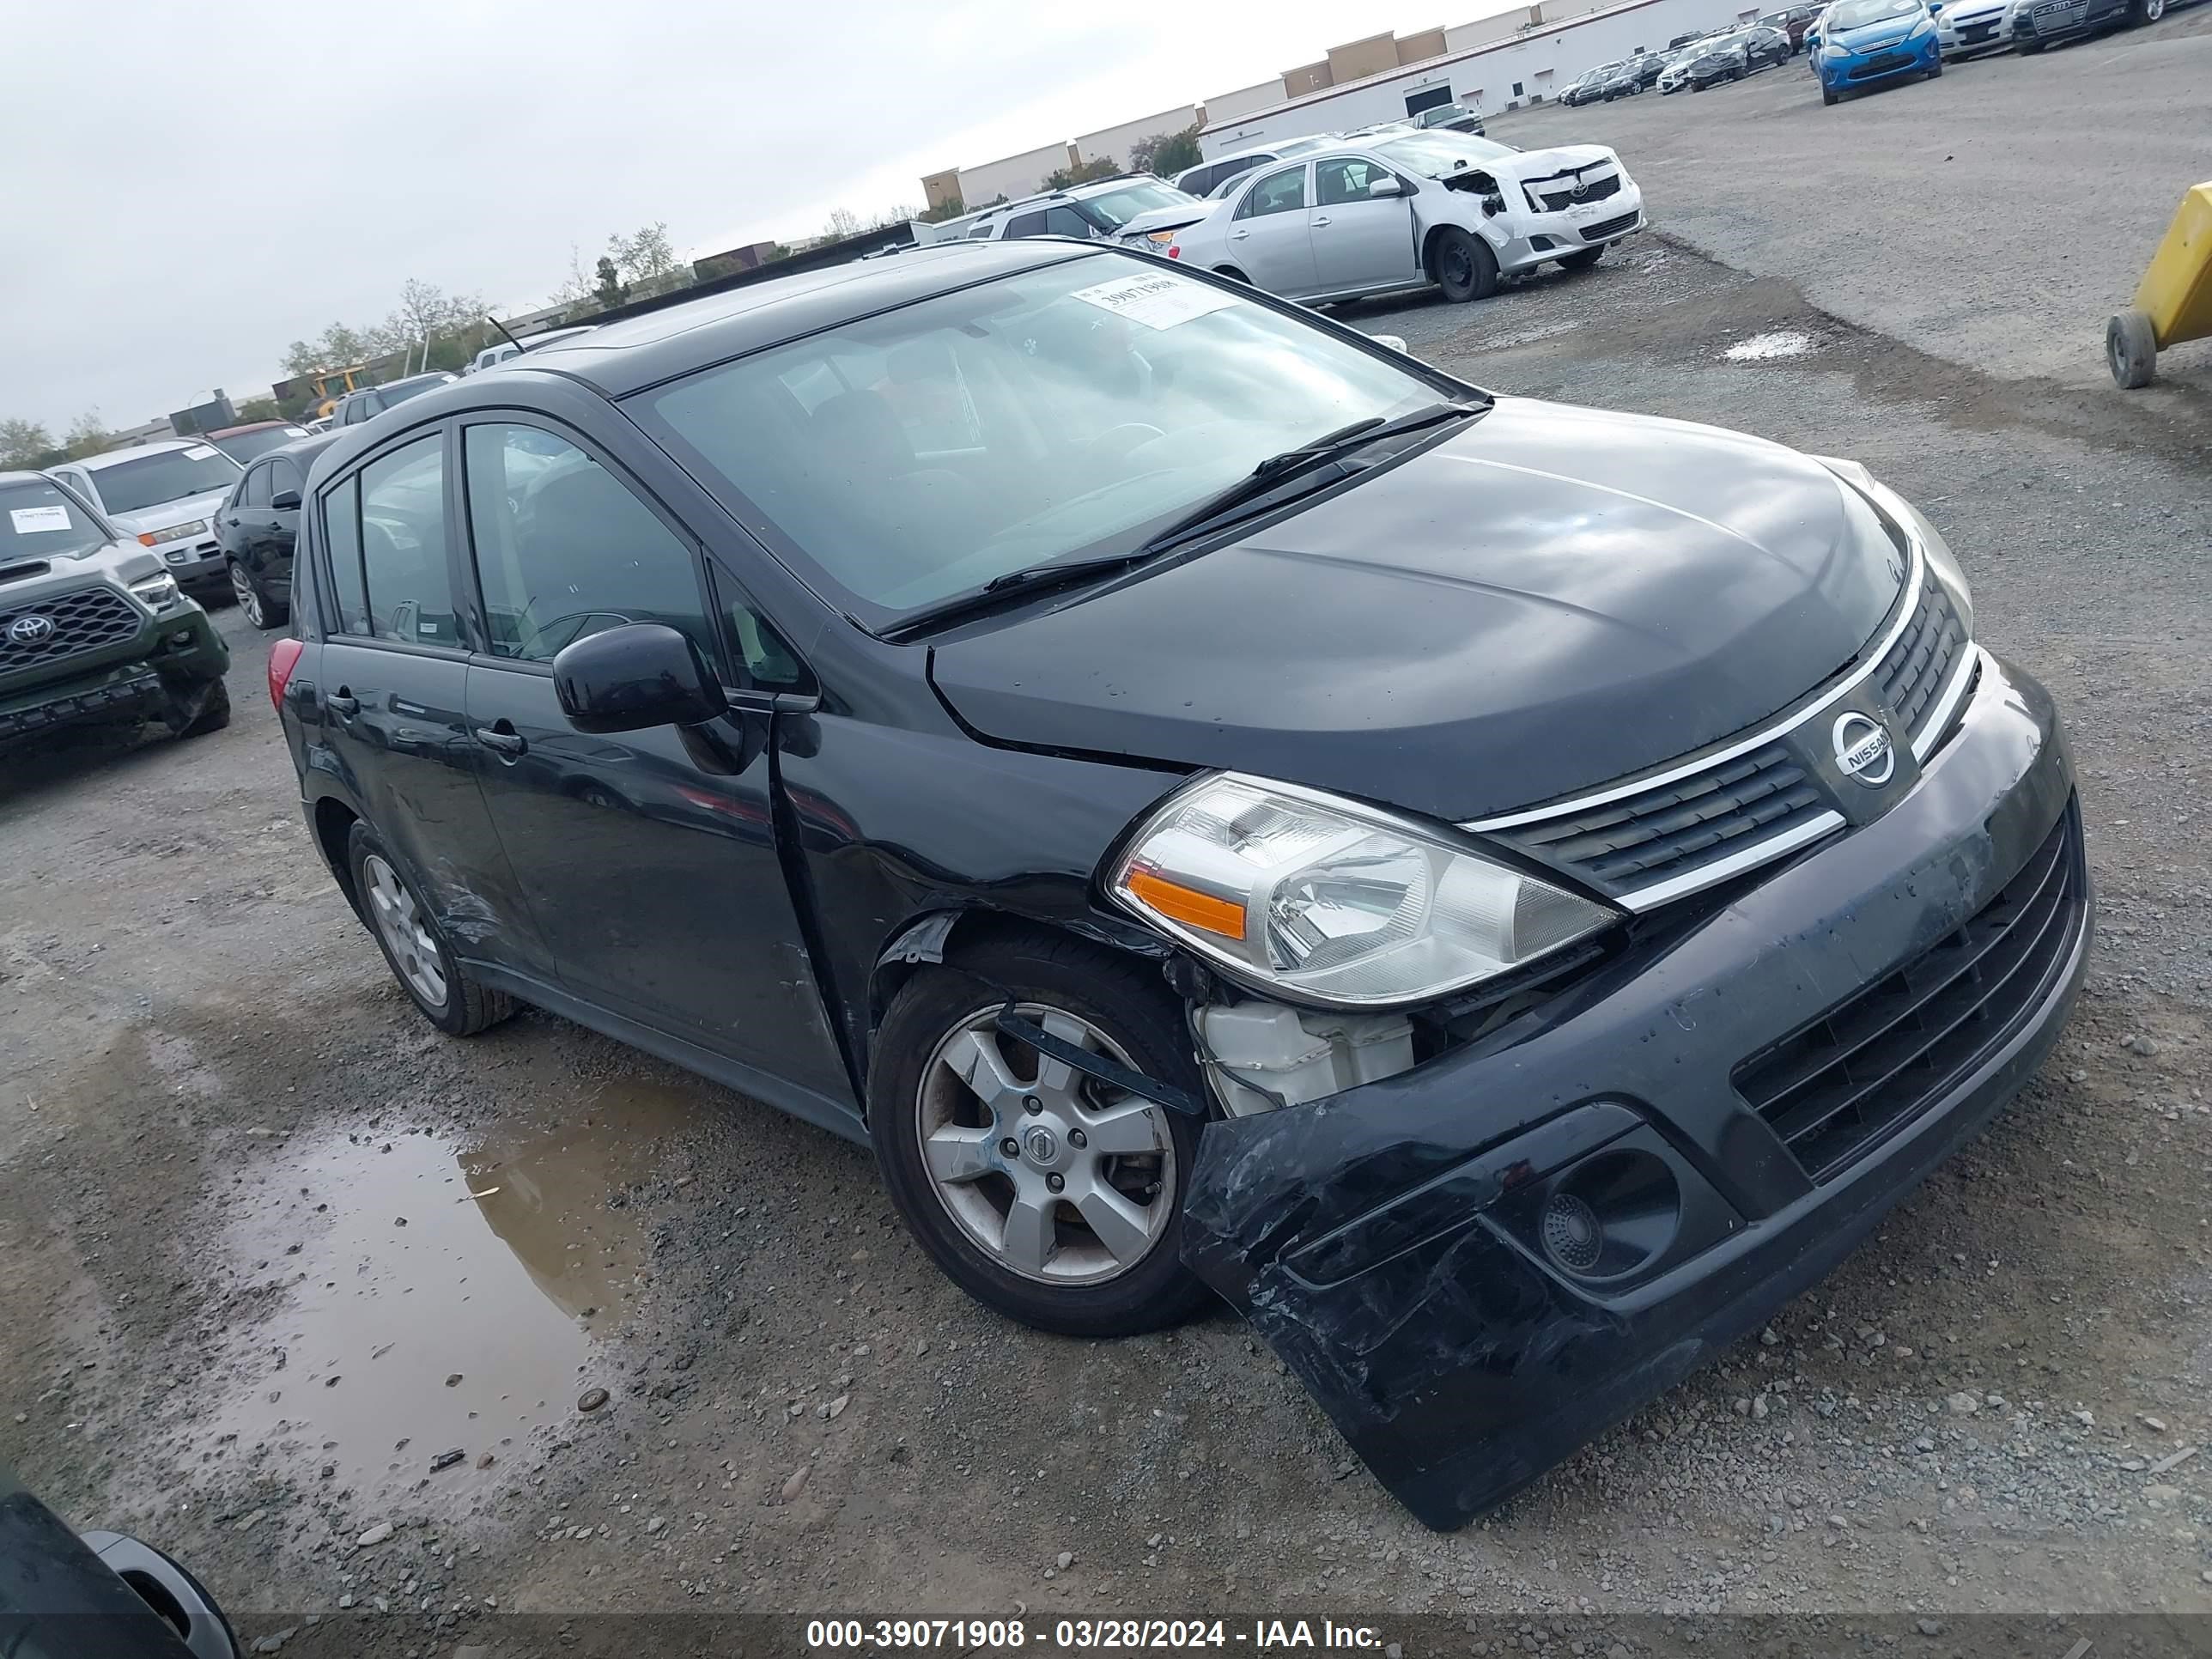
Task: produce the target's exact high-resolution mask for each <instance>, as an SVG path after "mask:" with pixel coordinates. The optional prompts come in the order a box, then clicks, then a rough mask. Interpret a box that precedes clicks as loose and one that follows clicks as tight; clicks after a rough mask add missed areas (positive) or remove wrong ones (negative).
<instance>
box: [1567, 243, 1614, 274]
mask: <svg viewBox="0 0 2212 1659" xmlns="http://www.w3.org/2000/svg"><path fill="white" fill-rule="evenodd" d="M1602 258H1605V244H1604V243H1602V242H1600V243H1599V244H1598V245H1597V246H1595V247H1586V248H1581V249H1578V250H1577V251H1576V252H1573V253H1563V254H1561V255H1560V256H1559V269H1560V270H1589V268H1590V267H1591V266H1592V265H1594V264H1596V263H1597V262H1598V261H1599V260H1600V259H1602Z"/></svg>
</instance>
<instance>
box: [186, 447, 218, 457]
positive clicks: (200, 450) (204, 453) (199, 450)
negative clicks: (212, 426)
mask: <svg viewBox="0 0 2212 1659" xmlns="http://www.w3.org/2000/svg"><path fill="white" fill-rule="evenodd" d="M214 453H215V450H214V449H213V447H210V445H207V444H194V445H193V446H192V447H191V448H190V449H188V450H186V451H185V459H186V460H188V461H204V460H205V459H208V457H209V456H210V455H212V454H214Z"/></svg>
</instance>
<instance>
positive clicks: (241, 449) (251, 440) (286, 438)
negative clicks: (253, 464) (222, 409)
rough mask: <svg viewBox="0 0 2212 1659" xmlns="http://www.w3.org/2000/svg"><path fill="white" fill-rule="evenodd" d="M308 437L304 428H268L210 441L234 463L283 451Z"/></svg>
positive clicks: (237, 433) (236, 433)
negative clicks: (293, 442) (271, 451)
mask: <svg viewBox="0 0 2212 1659" xmlns="http://www.w3.org/2000/svg"><path fill="white" fill-rule="evenodd" d="M306 436H307V428H305V427H304V426H267V427H264V428H261V430H260V431H258V432H233V433H229V434H228V435H225V436H223V437H220V438H210V439H209V440H208V441H209V442H210V443H211V444H213V445H214V446H215V447H216V448H217V449H220V450H221V451H222V453H224V454H226V455H228V456H229V457H230V459H232V460H234V461H250V460H252V459H253V458H254V457H255V456H256V455H266V454H267V453H269V452H270V450H272V449H282V448H283V447H284V446H285V445H286V444H289V443H290V442H292V441H295V439H299V438H304V437H306Z"/></svg>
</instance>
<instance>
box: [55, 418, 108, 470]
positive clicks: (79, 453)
mask: <svg viewBox="0 0 2212 1659" xmlns="http://www.w3.org/2000/svg"><path fill="white" fill-rule="evenodd" d="M114 441H115V435H114V434H113V433H112V432H110V431H109V430H108V429H107V428H106V426H105V425H104V424H102V423H101V421H100V411H99V410H96V409H88V410H85V411H84V413H83V414H82V415H80V416H77V417H76V419H75V420H74V421H71V422H70V429H69V430H68V431H67V432H65V433H64V434H63V435H62V446H63V447H64V448H65V449H67V450H68V451H69V457H70V459H71V460H73V461H75V460H82V459H83V458H84V457H85V456H87V455H97V454H98V453H100V451H101V450H103V449H105V448H106V447H108V446H109V445H110V444H112V443H113V442H114Z"/></svg>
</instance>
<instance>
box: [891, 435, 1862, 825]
mask: <svg viewBox="0 0 2212 1659" xmlns="http://www.w3.org/2000/svg"><path fill="white" fill-rule="evenodd" d="M1904 570H1905V559H1904V556H1902V555H1901V554H1900V553H1899V551H1898V550H1897V549H1896V548H1895V547H1894V546H1893V544H1892V543H1891V541H1890V539H1889V538H1888V537H1887V535H1886V534H1885V533H1884V532H1883V530H1882V527H1881V522H1880V520H1877V519H1876V518H1875V516H1874V513H1873V512H1872V510H1871V509H1870V508H1869V507H1867V505H1866V504H1865V502H1864V501H1863V500H1862V499H1861V497H1860V496H1859V495H1858V494H1857V492H1856V491H1854V490H1852V489H1849V488H1848V487H1847V486H1845V485H1844V484H1843V483H1841V482H1839V481H1838V479H1837V478H1836V477H1834V475H1833V474H1832V473H1830V472H1829V471H1827V470H1826V468H1824V467H1822V466H1821V465H1819V464H1818V463H1817V462H1815V461H1813V460H1811V459H1808V458H1807V457H1805V456H1803V455H1801V454H1798V453H1796V451H1794V450H1790V449H1784V448H1783V447H1781V446H1779V445H1777V444H1772V443H1768V442H1766V441H1764V440H1762V439H1758V438H1750V437H1746V436H1743V435H1741V434H1737V433H1731V432H1723V431H1720V430H1717V429H1716V428H1711V427H1703V426H1693V425H1691V424H1688V423H1686V422H1680V421H1666V420H1656V419H1652V418H1650V417H1647V416H1634V415H1621V414H1615V413H1611V412H1608V411H1605V410H1588V409H1577V408H1571V407H1568V406H1566V405H1564V404H1546V403H1538V402H1534V401H1532V400H1529V399H1526V398H1501V399H1500V400H1499V401H1498V404H1497V406H1496V407H1495V408H1493V409H1492V410H1491V411H1490V413H1489V414H1487V415H1486V416H1483V417H1482V418H1480V420H1477V421H1475V422H1473V423H1472V424H1471V425H1469V426H1468V427H1466V428H1463V429H1462V431H1460V432H1459V433H1457V434H1455V435H1454V436H1453V437H1452V438H1451V439H1450V440H1449V441H1446V442H1444V443H1443V444H1440V445H1438V446H1437V447H1434V448H1432V449H1431V450H1429V451H1427V452H1426V453H1423V454H1420V455H1419V456H1416V457H1415V458H1413V459H1411V460H1408V461H1406V462H1403V463H1401V464H1400V465H1396V466H1395V467H1390V468H1388V469H1385V470H1382V471H1378V472H1376V474H1374V475H1372V476H1370V477H1368V478H1367V479H1366V480H1365V481H1364V482H1363V483H1359V484H1358V485H1356V486H1355V487H1353V488H1352V489H1348V490H1346V491H1344V492H1343V493H1341V494H1340V495H1336V496H1334V497H1333V498H1331V499H1329V500H1327V501H1321V502H1318V503H1316V504H1315V505H1313V506H1311V507H1307V508H1306V509H1305V510H1304V511H1302V512H1298V513H1293V514H1291V516H1290V517H1289V518H1286V519H1284V520H1281V521H1280V522H1279V523H1276V524H1273V525H1270V526H1267V527H1266V528H1264V529H1261V530H1258V531H1255V532H1253V534H1252V535H1251V536H1250V537H1249V538H1246V539H1244V540H1242V541H1237V542H1233V543H1231V544H1227V545H1225V546H1223V547H1220V548H1217V549H1216V550H1213V551H1212V552H1211V553H1207V554H1206V555H1204V556H1201V557H1199V558H1195V559H1193V560H1191V561H1190V562H1188V563H1185V564H1182V565H1177V566H1175V567H1173V568H1167V569H1163V570H1160V571H1158V572H1156V573H1155V574H1151V575H1149V576H1146V577H1144V578H1142V579H1140V580H1134V581H1132V582H1130V583H1128V584H1127V585H1126V586H1122V587H1120V588H1117V589H1110V590H1108V591H1106V592H1100V593H1097V594H1096V595H1094V596H1092V597H1090V598H1087V599H1082V600H1080V601H1079V602H1077V603H1074V604H1071V605H1066V606H1064V607H1063V608H1061V609H1059V610H1056V611H1047V612H1043V613H1041V614H1031V615H1029V616H1026V617H1021V618H1019V619H1018V620H1014V621H1012V622H1009V623H1006V624H1005V625H1003V626H999V627H995V628H991V629H985V630H981V631H978V632H976V633H974V634H971V635H968V636H967V637H964V638H960V639H956V640H952V641H947V642H945V644H943V645H942V646H940V647H939V648H938V649H937V651H936V652H935V653H934V656H933V660H932V664H931V672H932V675H933V678H934V679H935V682H936V684H937V686H938V689H939V691H940V692H941V693H942V695H943V696H945V699H946V701H947V702H950V703H951V706H952V708H954V710H955V711H956V712H957V714H959V716H960V717H961V718H962V719H963V720H965V721H966V722H967V723H968V724H969V726H972V727H973V728H975V730H976V731H977V732H981V733H982V734H983V735H985V736H986V737H988V738H994V739H996V740H998V741H1000V742H1004V743H1010V744H1020V745H1024V746H1028V747H1035V748H1041V749H1051V750H1083V751H1087V752H1089V753H1091V754H1103V755H1116V756H1128V757H1132V758H1134V759H1142V760H1147V761H1156V762H1169V763H1182V764H1187V765H1192V766H1206V767H1227V768H1233V769H1237V770H1239V771H1245V772H1254V773H1258V774H1260V775H1263V776H1267V777H1273V778H1279V779H1282V780H1284V781H1288V782H1294V783H1303V784H1306V785H1309V786H1310V787H1316V788H1322V789H1331V790H1335V791H1337V792H1338V793H1343V794H1349V795H1357V796H1364V797H1365V798H1367V799H1371V800H1376V801H1383V802H1387V803H1389V804H1392V805H1397V806H1401V807H1404V808H1407V809H1408V810H1410V811H1417V812H1425V813H1429V814H1431V815H1433V816H1435V817H1443V818H1453V819H1467V818H1474V817H1483V816H1486V815H1488V814H1492V813H1496V812H1500V811H1508V810H1510V809H1512V808H1515V807H1518V806H1523V805H1529V804H1531V803H1534V802H1538V801H1543V800H1547V799H1551V798H1553V797H1554V796H1557V795H1562V794H1566V793H1570V792H1572V791H1575V790H1578V789H1583V788H1587V787H1590V786H1592V785H1595V784H1601V783H1605V782H1608V781H1612V780H1614V779H1617V778H1620V777H1623V776H1626V775H1630V774H1632V773H1635V772H1639V771H1642V770H1644V769H1648V768H1650V767H1653V766H1656V765H1657V764H1659V763H1662V762H1665V761H1668V760H1670V759H1672V758H1674V757H1676V756H1679V755H1681V754H1683V753H1685V752H1686V751H1688V750H1695V749H1698V748H1700V747H1702V746H1704V745H1705V744H1710V743H1712V742H1715V741H1717V739H1719V738H1724V737H1727V736H1729V734H1731V733H1733V732H1740V731H1741V730H1743V729H1744V728H1745V727H1747V726H1752V725H1753V724H1755V723H1757V722H1758V721H1759V720H1763V719H1765V718H1766V717H1767V716H1769V715H1771V714H1774V713H1775V712H1776V711H1778V710H1779V709H1781V708H1785V707H1787V706H1788V705H1789V704H1790V703H1791V702H1795V701H1796V700H1797V699H1798V698H1799V697H1801V696H1803V695H1804V694H1805V693H1806V692H1807V691H1808V690H1812V689H1813V688H1814V686H1816V685H1817V684H1820V682H1821V681H1822V680H1824V679H1826V678H1828V677H1829V676H1831V675H1832V674H1833V673H1835V672H1836V671H1837V670H1838V669H1839V668H1841V667H1843V666H1844V665H1845V664H1847V663H1849V662H1850V661H1851V660H1853V659H1855V658H1856V657H1857V655H1858V654H1859V653H1860V652H1861V651H1862V650H1863V649H1864V648H1865V647H1867V645H1868V644H1869V641H1870V640H1871V639H1872V636H1873V635H1874V634H1875V630H1876V629H1878V628H1879V627H1880V626H1881V621H1882V618H1883V617H1884V616H1885V615H1887V612H1888V611H1889V609H1890V607H1891V605H1893V603H1894V601H1895V599H1896V597H1897V592H1898V588H1899V584H1900V582H1901V580H1903V576H1904Z"/></svg>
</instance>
